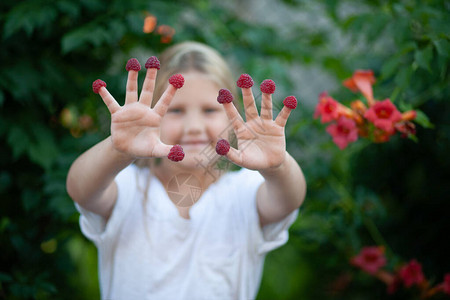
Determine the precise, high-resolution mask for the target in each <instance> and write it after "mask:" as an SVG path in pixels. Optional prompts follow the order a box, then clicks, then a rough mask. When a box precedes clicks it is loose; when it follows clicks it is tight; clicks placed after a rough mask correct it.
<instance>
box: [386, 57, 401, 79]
mask: <svg viewBox="0 0 450 300" xmlns="http://www.w3.org/2000/svg"><path fill="white" fill-rule="evenodd" d="M401 63H402V59H401V57H400V56H397V55H396V56H392V57H391V58H390V59H388V60H387V61H386V62H385V63H384V64H383V66H382V68H381V80H385V79H387V78H389V77H391V76H392V75H393V74H394V73H395V72H396V71H397V70H398V67H399V66H400V64H401Z"/></svg>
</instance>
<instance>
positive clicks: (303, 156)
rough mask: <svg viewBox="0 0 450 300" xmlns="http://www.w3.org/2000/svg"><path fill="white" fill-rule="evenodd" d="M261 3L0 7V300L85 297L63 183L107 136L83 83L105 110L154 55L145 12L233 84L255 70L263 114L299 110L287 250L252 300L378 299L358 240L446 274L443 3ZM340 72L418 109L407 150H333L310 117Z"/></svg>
mask: <svg viewBox="0 0 450 300" xmlns="http://www.w3.org/2000/svg"><path fill="white" fill-rule="evenodd" d="M222 2H223V1H222ZM261 5H264V6H266V7H263V8H264V9H262V10H258V11H263V12H264V14H262V15H258V16H255V14H251V11H253V9H256V8H252V7H247V6H249V4H248V3H246V2H245V1H244V2H243V3H241V2H238V1H231V2H227V3H225V2H223V3H221V2H219V1H208V0H202V1H192V2H189V1H182V0H178V1H163V0H160V1H143V0H130V1H120V0H114V1H104V0H94V1H93V0H83V1H75V0H61V1H48V0H23V1H3V2H2V3H1V4H0V12H1V13H0V40H1V47H0V61H1V65H0V66H1V67H0V78H1V79H0V140H1V144H2V145H4V146H2V147H1V148H0V154H1V155H0V165H1V168H0V197H1V199H2V201H1V202H0V211H1V213H0V242H1V245H2V256H1V258H0V266H1V267H0V299H55V298H57V299H92V298H94V299H95V298H98V297H99V291H98V283H97V274H96V251H95V248H94V246H93V245H92V244H91V243H90V242H88V241H87V240H86V239H85V238H84V237H82V236H81V234H80V231H79V227H78V214H77V212H76V211H75V208H74V205H73V202H72V201H71V200H70V199H69V197H68V196H67V194H66V191H65V177H66V174H67V171H68V169H69V167H70V164H71V163H72V161H73V160H74V159H75V158H76V157H77V156H78V155H79V154H80V153H81V152H82V151H84V150H86V149H87V148H89V147H90V146H92V145H94V144H95V143H96V142H98V141H99V140H101V139H102V138H104V137H105V136H107V135H108V132H109V128H108V124H109V115H108V113H107V110H106V108H105V107H104V104H103V103H102V102H101V101H100V100H99V99H98V97H97V96H96V95H94V94H93V93H92V92H91V83H92V81H93V80H95V79H97V78H103V79H104V80H105V81H107V82H108V88H109V90H110V91H111V93H112V94H113V95H115V96H116V97H117V99H119V101H120V99H123V96H124V82H125V80H126V74H124V73H125V72H124V64H125V62H126V60H127V59H128V58H129V57H139V58H141V57H142V59H144V58H145V56H146V55H153V54H157V53H159V52H160V51H162V50H163V49H164V48H166V47H167V46H168V44H165V43H162V42H161V36H160V35H159V34H158V33H157V32H153V33H150V34H145V33H143V32H142V26H143V19H144V17H145V16H146V14H147V13H151V14H153V15H155V16H156V17H157V18H158V25H161V24H166V25H170V26H172V27H173V28H174V29H175V30H176V34H175V36H174V37H173V42H178V41H183V40H188V39H193V40H197V41H201V42H205V43H207V44H209V45H211V46H213V47H214V48H216V49H218V50H219V51H220V52H221V53H223V54H224V55H225V56H226V57H227V58H228V59H229V61H230V62H232V63H233V67H234V69H235V74H239V73H240V72H245V73H250V74H252V76H253V78H254V79H255V81H256V82H260V81H262V80H263V79H266V78H268V77H269V76H270V78H272V79H273V80H275V81H276V83H277V93H276V94H275V98H274V99H275V103H274V107H275V109H279V108H280V106H281V104H280V100H281V99H283V98H284V97H285V96H286V95H289V94H296V95H298V96H299V97H298V98H299V99H300V103H301V104H302V106H301V108H302V109H301V110H298V109H297V111H296V112H295V113H294V114H292V115H291V117H290V120H289V122H288V126H287V128H286V134H287V137H288V151H289V152H290V153H291V154H292V155H293V156H294V157H295V158H296V159H297V160H298V161H299V163H300V165H301V166H302V169H303V170H304V172H305V174H306V177H307V181H308V195H307V199H306V201H305V203H304V205H303V207H302V209H301V214H300V217H299V220H298V221H297V222H296V223H295V224H294V225H293V227H292V230H291V239H290V242H289V244H288V245H286V246H285V247H283V248H281V249H279V250H277V251H274V252H273V253H271V254H270V255H269V256H268V258H267V261H266V269H265V273H264V277H263V283H262V287H261V291H260V293H259V295H258V298H259V299H274V298H283V299H299V298H305V299H380V298H383V299H386V298H387V297H388V296H386V293H385V286H384V285H383V284H381V283H379V282H377V281H376V280H375V279H374V278H373V277H370V276H368V275H364V274H362V273H361V272H360V271H358V270H356V269H354V268H353V267H351V266H350V265H349V263H348V261H349V258H350V257H351V256H353V255H355V254H356V253H357V252H358V251H359V250H360V248H361V247H362V246H366V245H375V244H378V245H380V244H381V245H384V246H385V247H386V249H387V252H386V254H387V257H388V261H389V267H392V268H393V267H395V266H398V264H399V263H401V262H404V261H407V260H409V259H411V258H417V259H418V260H419V261H420V262H422V263H423V265H424V271H425V274H426V275H427V276H429V277H430V278H431V279H432V280H434V283H438V282H440V281H441V280H442V275H443V274H444V273H445V272H450V266H449V264H448V259H447V256H448V253H449V252H450V249H449V248H448V247H449V246H448V245H446V244H442V241H443V236H444V233H446V232H448V231H449V228H448V222H447V221H446V219H447V218H446V216H445V212H446V211H448V203H446V199H447V198H448V188H446V186H447V183H446V182H445V179H447V178H450V174H449V170H450V166H449V160H448V158H447V156H448V155H447V151H448V149H449V146H450V125H449V124H448V120H450V116H449V115H448V112H449V103H448V96H449V95H450V92H449V89H450V79H449V78H450V77H449V59H450V58H449V53H450V44H449V42H450V41H449V39H450V36H449V34H450V28H449V24H450V23H449V22H448V16H449V9H450V8H449V5H448V2H446V1H437V0H428V1H418V0H408V1H401V2H398V1H389V0H371V1H369V0H367V1H350V0H345V1H337V0H326V1H325V0H324V1H319V2H314V3H313V2H312V1H300V0H296V1H291V0H289V1H288V0H284V1H275V2H270V1H266V2H263V4H261ZM311 16H313V17H311ZM273 18H274V19H273ZM271 20H272V21H271ZM273 20H275V21H273ZM355 69H373V70H374V72H375V75H376V77H377V78H378V82H377V84H376V85H375V93H374V94H375V95H376V97H378V98H380V99H384V98H390V99H391V100H393V101H395V102H396V104H398V105H399V106H400V107H401V108H402V109H403V108H405V109H406V108H407V109H415V110H417V111H418V117H417V121H418V123H419V126H418V128H417V130H418V134H417V136H418V141H417V142H416V143H414V142H412V141H410V140H402V139H398V138H396V139H394V140H393V141H391V142H389V143H387V144H380V145H374V144H368V143H365V142H363V141H358V142H357V143H355V144H353V145H351V146H350V147H349V148H348V149H346V150H345V151H340V150H338V149H337V147H335V145H334V144H333V143H332V142H331V139H330V137H329V136H328V135H327V134H326V132H325V131H324V128H323V126H322V125H321V124H319V122H318V121H317V120H313V118H312V115H313V107H314V104H315V102H316V97H317V95H318V93H320V92H321V91H322V90H329V91H330V92H331V90H332V92H333V94H334V95H336V98H339V99H341V98H342V99H351V98H352V97H354V98H355V97H356V96H355V95H353V94H350V93H349V92H348V91H347V90H345V89H344V88H342V87H341V88H339V87H338V84H337V83H338V82H339V81H341V80H343V79H345V78H347V77H349V76H350V75H351V74H352V73H353V71H354V70H355ZM299 74H300V75H299ZM302 74H303V75H302ZM305 74H306V75H305ZM311 74H312V75H311ZM89 120H90V121H89ZM83 122H85V123H83ZM86 122H87V123H86ZM89 122H91V123H89ZM83 124H84V125H83ZM86 124H87V125H86ZM446 208H447V209H446ZM424 228H427V230H423V229H424ZM419 233H420V234H419ZM398 297H401V296H397V298H395V296H392V299H402V298H398Z"/></svg>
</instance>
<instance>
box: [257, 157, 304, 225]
mask: <svg viewBox="0 0 450 300" xmlns="http://www.w3.org/2000/svg"><path fill="white" fill-rule="evenodd" d="M260 173H261V175H262V176H263V177H264V179H265V182H264V183H263V184H262V185H261V186H260V188H259V189H258V193H257V195H256V203H257V208H258V214H259V220H260V224H261V227H262V226H264V225H266V224H270V223H274V222H278V221H280V220H282V219H283V218H285V217H286V216H287V215H288V214H290V213H291V212H292V211H294V210H295V209H297V208H299V207H300V205H301V204H302V203H303V200H304V199H305V195H306V182H305V177H304V176H303V172H302V171H301V169H300V166H299V165H298V164H297V162H296V161H295V160H294V158H293V157H292V156H290V155H289V153H287V152H286V159H285V160H284V162H283V163H282V164H281V165H280V166H278V167H276V168H274V169H271V170H263V171H260Z"/></svg>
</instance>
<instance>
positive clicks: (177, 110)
mask: <svg viewBox="0 0 450 300" xmlns="http://www.w3.org/2000/svg"><path fill="white" fill-rule="evenodd" d="M167 112H168V113H172V114H180V113H182V112H183V110H182V109H181V108H169V109H168V110H167Z"/></svg>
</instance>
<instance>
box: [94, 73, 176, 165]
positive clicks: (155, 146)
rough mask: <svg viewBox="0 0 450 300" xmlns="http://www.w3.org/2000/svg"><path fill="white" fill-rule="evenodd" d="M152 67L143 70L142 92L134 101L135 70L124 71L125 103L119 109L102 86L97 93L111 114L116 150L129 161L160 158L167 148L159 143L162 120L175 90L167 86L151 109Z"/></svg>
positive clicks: (166, 153) (136, 88)
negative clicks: (125, 155)
mask: <svg viewBox="0 0 450 300" xmlns="http://www.w3.org/2000/svg"><path fill="white" fill-rule="evenodd" d="M156 74H157V69H156V68H149V69H147V75H146V77H145V80H144V85H143V87H142V92H141V94H140V97H139V99H138V83H137V78H138V71H134V70H130V71H129V72H128V81H127V89H126V97H125V104H124V105H123V106H120V105H119V104H118V103H117V101H116V100H115V99H114V97H113V96H112V95H111V94H110V93H109V92H108V90H107V89H106V87H101V88H100V90H99V94H100V96H101V97H102V99H103V102H105V104H106V106H107V107H108V109H109V111H110V113H111V138H112V142H113V146H114V148H115V149H116V150H118V151H120V152H122V153H124V154H127V155H130V156H131V157H133V158H149V157H164V156H167V155H168V154H169V151H170V149H171V148H172V146H171V145H166V144H164V143H162V142H161V140H160V124H161V119H162V117H163V116H164V115H165V114H166V112H167V108H168V107H169V104H170V102H171V100H172V98H173V96H174V95H175V92H176V88H175V87H174V86H173V85H171V84H169V85H168V87H167V89H166V91H165V92H164V94H163V95H162V96H161V98H160V99H159V101H158V102H157V103H156V105H155V107H154V108H151V104H152V99H153V91H154V88H155V81H156Z"/></svg>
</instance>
